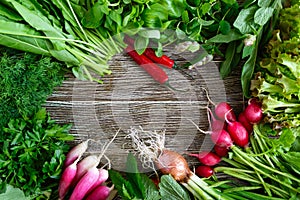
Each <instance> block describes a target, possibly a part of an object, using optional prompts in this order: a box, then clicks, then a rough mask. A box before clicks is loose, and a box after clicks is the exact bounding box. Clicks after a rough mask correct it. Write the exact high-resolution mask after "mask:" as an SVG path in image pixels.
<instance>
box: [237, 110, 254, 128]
mask: <svg viewBox="0 0 300 200" xmlns="http://www.w3.org/2000/svg"><path fill="white" fill-rule="evenodd" d="M238 121H239V122H240V123H241V124H242V125H243V126H244V127H245V129H246V130H247V131H248V133H249V134H250V133H252V131H253V125H252V124H250V122H249V121H248V119H247V118H246V116H245V112H244V111H243V112H241V113H240V114H239V116H238Z"/></svg>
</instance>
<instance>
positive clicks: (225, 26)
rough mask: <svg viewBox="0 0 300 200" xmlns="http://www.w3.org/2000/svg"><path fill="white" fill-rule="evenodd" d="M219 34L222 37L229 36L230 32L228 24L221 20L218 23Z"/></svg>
mask: <svg viewBox="0 0 300 200" xmlns="http://www.w3.org/2000/svg"><path fill="white" fill-rule="evenodd" d="M219 28H220V32H221V33H222V34H224V35H226V34H229V32H230V28H231V27H230V23H229V22H228V21H226V20H221V21H220V22H219Z"/></svg>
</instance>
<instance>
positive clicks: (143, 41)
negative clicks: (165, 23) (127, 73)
mask: <svg viewBox="0 0 300 200" xmlns="http://www.w3.org/2000/svg"><path fill="white" fill-rule="evenodd" d="M148 44H149V38H144V37H140V36H139V37H137V38H136V39H135V41H134V49H135V50H136V52H137V53H138V54H140V55H141V54H142V53H144V51H145V49H146V48H147V47H148Z"/></svg>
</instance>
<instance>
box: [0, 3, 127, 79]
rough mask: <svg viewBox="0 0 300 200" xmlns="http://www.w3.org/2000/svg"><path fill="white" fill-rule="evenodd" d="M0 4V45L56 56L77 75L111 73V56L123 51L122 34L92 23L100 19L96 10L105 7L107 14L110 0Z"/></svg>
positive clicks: (90, 77)
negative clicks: (109, 63)
mask: <svg viewBox="0 0 300 200" xmlns="http://www.w3.org/2000/svg"><path fill="white" fill-rule="evenodd" d="M0 5H1V8H2V11H3V12H1V14H0V15H1V24H3V26H2V27H3V28H1V29H0V37H1V40H0V41H1V42H0V44H1V45H4V46H8V47H12V48H15V49H19V50H22V51H29V52H32V53H35V54H42V55H46V56H53V57H54V58H56V59H57V60H60V61H62V62H65V66H68V67H71V66H72V71H73V73H74V75H76V76H77V77H78V78H85V79H89V80H98V81H99V80H100V78H99V76H102V75H104V74H108V73H110V70H109V69H108V65H107V61H108V60H109V59H110V57H111V56H113V55H115V54H116V53H118V52H121V46H122V45H123V42H122V40H121V38H119V37H118V36H115V37H114V39H112V37H111V35H110V34H109V32H107V33H105V32H103V31H102V30H99V29H96V27H94V26H91V24H90V23H96V22H95V20H98V19H101V17H100V16H99V13H96V10H98V9H101V8H102V9H106V11H104V10H103V11H104V12H105V13H107V14H108V12H109V8H108V6H109V5H110V3H108V2H107V3H105V4H104V5H103V6H102V4H100V2H97V3H96V2H77V3H76V2H75V3H74V2H70V1H61V0H57V1H51V2H49V1H44V0H38V1H34V2H32V1H30V0H26V1H18V0H13V1H7V0H5V1H1V4H0ZM112 12H113V13H115V14H116V11H112ZM101 13H102V12H101ZM94 14H95V15H96V16H95V18H96V19H93V17H92V16H93V15H94ZM100 15H102V14H100ZM111 15H114V14H111ZM97 18H98V19H97ZM80 19H81V20H80ZM112 19H114V20H113V21H116V19H115V18H114V17H111V18H110V20H112ZM107 23H108V22H107ZM111 23H112V21H111ZM106 27H107V25H106ZM113 35H114V34H113ZM92 72H93V73H92ZM95 74H96V75H95ZM93 75H94V76H93Z"/></svg>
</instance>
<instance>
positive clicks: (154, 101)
mask: <svg viewBox="0 0 300 200" xmlns="http://www.w3.org/2000/svg"><path fill="white" fill-rule="evenodd" d="M165 50H166V52H165V53H166V54H167V55H169V56H170V57H171V58H173V59H174V60H175V61H176V63H177V64H178V65H183V64H184V63H186V62H188V61H190V60H191V53H181V54H174V53H172V51H173V48H172V47H170V48H168V49H165ZM200 53H201V52H200ZM195 55H196V54H193V56H195ZM218 63H219V62H218V61H217V60H216V59H214V61H213V62H210V63H207V64H205V65H203V66H199V67H196V68H194V69H191V70H184V71H180V70H170V69H165V71H166V73H167V74H168V75H169V82H170V85H172V87H174V88H176V89H178V90H184V91H175V90H172V89H170V88H168V87H166V86H164V85H160V84H159V83H157V82H155V81H154V80H153V79H152V78H151V77H150V76H149V75H148V74H147V73H145V71H143V70H142V69H141V68H140V67H139V66H137V65H136V64H135V63H134V62H133V61H132V60H131V58H130V57H128V56H127V55H125V54H124V53H120V54H118V55H116V56H115V57H114V58H113V59H112V60H111V61H110V68H111V70H112V74H111V75H109V76H105V77H103V79H102V80H103V84H98V83H95V82H90V81H81V80H78V79H76V78H74V77H73V76H71V75H70V76H68V77H67V79H66V80H65V81H64V83H63V84H62V86H61V87H58V88H56V91H55V92H54V93H53V94H52V95H51V96H50V97H49V98H48V100H47V103H46V105H45V106H46V108H47V110H48V111H49V112H50V114H51V116H52V118H53V119H55V120H57V122H58V123H72V124H73V127H72V129H71V133H72V134H74V135H75V136H76V140H75V143H74V144H76V143H79V142H80V141H82V140H86V139H88V138H90V139H94V140H95V141H97V142H90V147H89V148H88V151H87V154H91V153H99V152H100V151H101V149H102V148H103V144H104V143H107V142H108V141H109V140H110V139H111V138H112V137H113V135H114V134H115V133H116V132H117V131H118V130H120V131H119V134H118V135H117V137H116V139H115V140H114V141H113V143H112V144H111V145H110V148H109V151H107V152H106V155H107V156H108V158H109V159H110V161H111V164H112V167H113V168H114V169H117V170H122V169H124V164H125V161H126V155H127V153H128V151H129V150H130V146H128V143H130V140H128V139H125V136H126V135H127V134H128V130H129V129H130V127H132V126H134V127H138V126H141V127H143V129H145V130H165V134H166V143H165V146H166V148H170V149H173V150H176V151H178V152H179V153H182V154H184V153H186V152H187V151H189V152H198V151H199V150H211V148H212V144H211V141H210V139H209V136H207V135H205V134H202V133H200V132H199V131H198V130H197V128H196V127H195V126H194V125H193V124H192V123H191V122H190V121H189V120H192V121H193V122H195V123H196V124H197V125H198V126H199V127H200V128H201V129H203V130H208V126H209V125H208V120H207V112H206V109H205V108H204V107H205V106H207V102H208V99H207V97H206V93H205V91H204V90H203V88H206V89H207V91H208V92H209V95H210V97H211V99H212V101H214V102H216V103H217V102H220V101H227V102H229V103H230V104H231V105H232V106H233V108H234V109H235V111H236V113H238V112H240V111H241V110H242V107H241V105H242V104H243V99H242V97H243V95H242V92H241V86H240V73H239V71H238V70H236V72H235V74H232V75H231V76H230V77H228V78H226V79H225V80H222V79H221V78H220V76H219V73H218ZM187 159H188V160H189V163H190V165H191V167H193V166H196V165H198V162H197V160H196V159H194V158H188V157H187ZM141 170H142V169H141ZM146 171H147V170H146Z"/></svg>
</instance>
